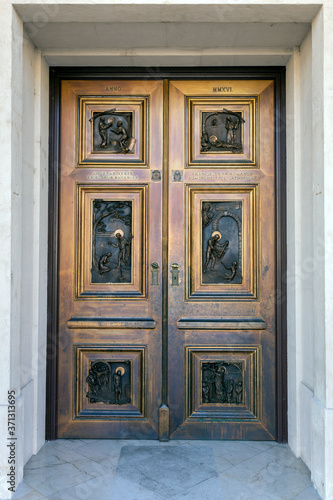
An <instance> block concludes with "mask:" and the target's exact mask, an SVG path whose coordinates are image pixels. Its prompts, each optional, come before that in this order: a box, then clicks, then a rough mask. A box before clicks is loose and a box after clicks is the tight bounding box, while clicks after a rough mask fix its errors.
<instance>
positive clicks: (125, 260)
mask: <svg viewBox="0 0 333 500" xmlns="http://www.w3.org/2000/svg"><path fill="white" fill-rule="evenodd" d="M92 216H93V221H92V231H93V234H92V267H91V274H92V276H91V282H92V283H131V281H132V266H131V261H132V255H131V254H132V252H131V248H132V239H133V235H132V201H112V200H93V207H92Z"/></svg>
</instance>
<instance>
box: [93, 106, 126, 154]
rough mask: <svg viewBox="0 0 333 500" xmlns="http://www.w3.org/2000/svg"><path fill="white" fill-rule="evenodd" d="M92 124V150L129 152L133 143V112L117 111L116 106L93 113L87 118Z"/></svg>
mask: <svg viewBox="0 0 333 500" xmlns="http://www.w3.org/2000/svg"><path fill="white" fill-rule="evenodd" d="M89 121H90V122H91V124H92V126H93V150H94V151H102V150H103V149H105V150H106V151H110V152H113V153H130V152H131V151H132V150H133V147H134V145H135V138H134V137H131V134H132V122H133V114H132V113H131V112H128V113H125V112H119V111H116V108H113V109H109V110H107V111H103V112H102V113H93V116H92V117H91V118H89Z"/></svg>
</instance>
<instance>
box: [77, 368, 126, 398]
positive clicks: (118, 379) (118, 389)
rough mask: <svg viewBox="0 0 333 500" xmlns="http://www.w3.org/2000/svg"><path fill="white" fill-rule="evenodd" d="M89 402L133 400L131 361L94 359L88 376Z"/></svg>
mask: <svg viewBox="0 0 333 500" xmlns="http://www.w3.org/2000/svg"><path fill="white" fill-rule="evenodd" d="M86 382H87V384H88V392H87V398H88V399H89V403H98V402H102V403H107V404H118V405H122V404H126V403H130V402H131V368H130V362H129V361H128V360H127V361H124V362H117V361H113V362H112V361H100V360H97V361H93V362H91V363H90V368H89V373H88V376H87V378H86Z"/></svg>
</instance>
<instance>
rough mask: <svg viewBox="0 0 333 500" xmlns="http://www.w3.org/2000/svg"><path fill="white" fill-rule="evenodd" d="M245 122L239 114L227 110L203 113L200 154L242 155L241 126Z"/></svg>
mask: <svg viewBox="0 0 333 500" xmlns="http://www.w3.org/2000/svg"><path fill="white" fill-rule="evenodd" d="M243 123H245V120H244V119H243V118H242V113H241V112H233V111H229V110H227V109H223V110H222V111H215V112H203V113H202V124H201V149H200V151H201V153H207V152H211V153H212V152H221V151H225V152H229V153H242V152H243V144H242V124H243Z"/></svg>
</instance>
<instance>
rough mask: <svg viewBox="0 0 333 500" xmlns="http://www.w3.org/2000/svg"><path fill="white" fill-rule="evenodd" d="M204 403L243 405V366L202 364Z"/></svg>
mask: <svg viewBox="0 0 333 500" xmlns="http://www.w3.org/2000/svg"><path fill="white" fill-rule="evenodd" d="M201 370H202V403H220V404H229V405H232V404H233V405H240V404H243V385H244V380H243V364H242V363H228V362H227V361H218V362H210V363H202V366H201Z"/></svg>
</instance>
